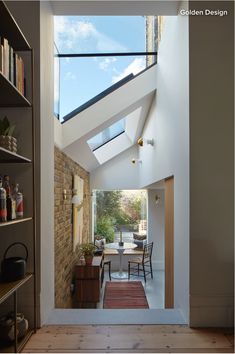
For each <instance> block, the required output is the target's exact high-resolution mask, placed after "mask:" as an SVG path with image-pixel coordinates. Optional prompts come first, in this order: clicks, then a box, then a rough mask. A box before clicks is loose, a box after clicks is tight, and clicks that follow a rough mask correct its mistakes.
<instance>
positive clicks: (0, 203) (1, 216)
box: [0, 176, 7, 222]
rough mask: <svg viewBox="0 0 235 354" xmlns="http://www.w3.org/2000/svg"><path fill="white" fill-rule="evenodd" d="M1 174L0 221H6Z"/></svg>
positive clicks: (4, 193)
mask: <svg viewBox="0 0 235 354" xmlns="http://www.w3.org/2000/svg"><path fill="white" fill-rule="evenodd" d="M2 185H3V180H2V176H0V222H3V221H7V196H6V190H5V188H3V186H2Z"/></svg>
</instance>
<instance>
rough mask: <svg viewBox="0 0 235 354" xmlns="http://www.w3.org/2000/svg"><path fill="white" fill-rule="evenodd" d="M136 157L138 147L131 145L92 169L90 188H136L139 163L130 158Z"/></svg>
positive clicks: (137, 186)
mask: <svg viewBox="0 0 235 354" xmlns="http://www.w3.org/2000/svg"><path fill="white" fill-rule="evenodd" d="M137 157H138V148H137V147H136V146H133V147H131V148H130V149H128V150H126V151H124V152H123V153H122V154H120V155H118V156H116V157H115V158H113V159H112V160H110V161H108V162H106V163H105V164H103V165H101V166H100V167H98V168H97V169H96V170H94V171H92V172H91V174H90V188H91V190H92V189H103V190H114V189H138V188H139V177H138V171H139V169H140V165H139V164H138V163H137V164H135V165H133V164H132V163H131V160H132V158H137Z"/></svg>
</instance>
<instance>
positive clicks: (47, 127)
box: [40, 1, 54, 324]
mask: <svg viewBox="0 0 235 354" xmlns="http://www.w3.org/2000/svg"><path fill="white" fill-rule="evenodd" d="M53 35H54V34H53V15H52V10H51V7H50V3H49V2H47V1H42V2H40V46H41V52H40V65H41V274H42V277H41V324H43V323H45V322H46V320H47V318H48V315H49V312H50V310H52V309H53V308H54V139H53V137H54V109H53V102H54V58H53V40H54V38H53Z"/></svg>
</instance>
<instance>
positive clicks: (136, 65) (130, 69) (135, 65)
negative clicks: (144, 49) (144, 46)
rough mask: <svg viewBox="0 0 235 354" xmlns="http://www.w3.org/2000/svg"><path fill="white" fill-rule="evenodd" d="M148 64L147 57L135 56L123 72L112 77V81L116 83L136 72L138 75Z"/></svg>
mask: <svg viewBox="0 0 235 354" xmlns="http://www.w3.org/2000/svg"><path fill="white" fill-rule="evenodd" d="M145 67H146V64H145V59H144V58H135V59H134V60H133V61H132V62H131V63H130V64H129V65H128V66H127V67H126V68H125V69H124V70H123V72H122V73H120V74H118V75H115V76H113V78H112V83H113V84H114V83H115V82H117V81H119V80H121V79H123V78H124V77H126V76H127V75H129V74H134V75H136V74H137V73H138V72H140V71H141V70H143V69H145Z"/></svg>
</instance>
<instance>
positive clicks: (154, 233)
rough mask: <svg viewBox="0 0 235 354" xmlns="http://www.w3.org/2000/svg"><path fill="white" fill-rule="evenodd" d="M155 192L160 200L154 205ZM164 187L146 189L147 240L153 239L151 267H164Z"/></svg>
mask: <svg viewBox="0 0 235 354" xmlns="http://www.w3.org/2000/svg"><path fill="white" fill-rule="evenodd" d="M156 194H157V195H158V196H159V197H160V202H159V204H158V205H156V201H155V197H156ZM164 231H165V213H164V189H148V242H152V241H153V258H152V261H153V268H154V269H164V268H165V265H164V254H165V249H164V244H165V242H164Z"/></svg>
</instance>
